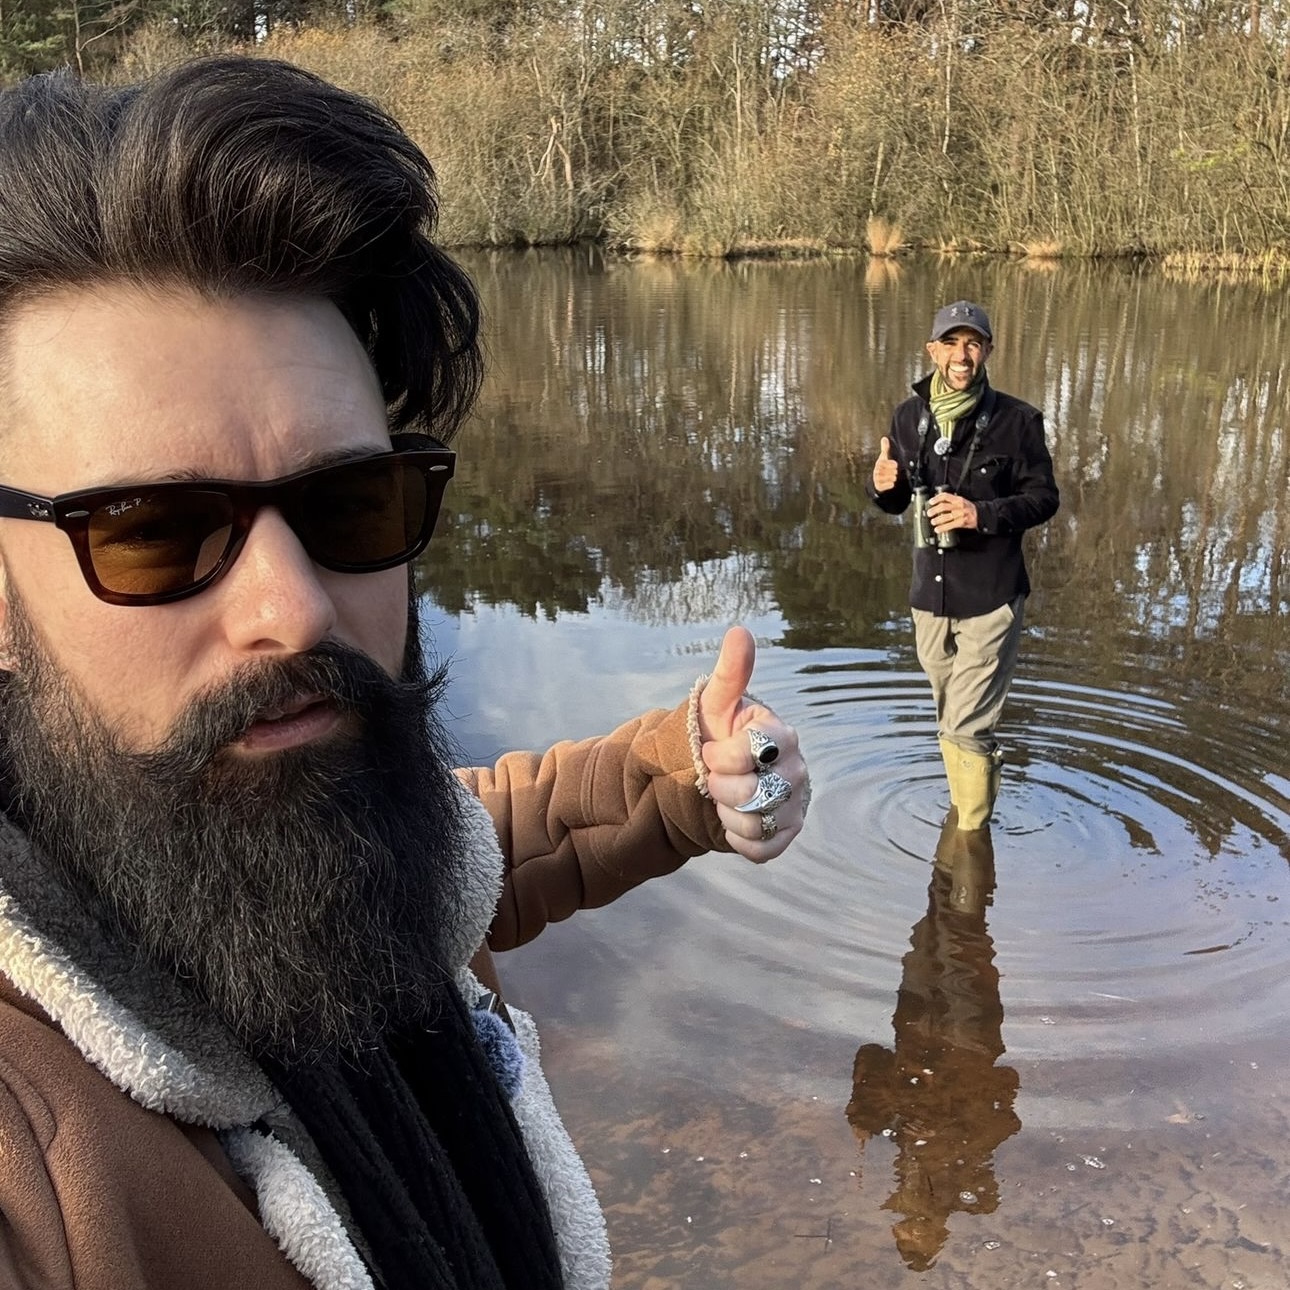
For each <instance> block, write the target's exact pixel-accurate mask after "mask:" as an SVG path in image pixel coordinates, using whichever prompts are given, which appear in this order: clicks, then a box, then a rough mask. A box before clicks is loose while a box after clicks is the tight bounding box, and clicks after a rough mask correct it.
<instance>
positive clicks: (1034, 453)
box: [976, 408, 1059, 535]
mask: <svg viewBox="0 0 1290 1290" xmlns="http://www.w3.org/2000/svg"><path fill="white" fill-rule="evenodd" d="M1058 502H1059V495H1058V492H1057V481H1056V480H1055V479H1054V478H1053V459H1052V457H1051V456H1050V455H1049V452H1048V445H1047V443H1045V442H1044V415H1043V413H1042V412H1040V411H1039V410H1038V409H1037V408H1028V409H1027V410H1026V413H1025V416H1024V420H1023V422H1022V426H1021V433H1020V435H1019V437H1018V447H1017V452H1016V456H1015V457H1014V459H1013V463H1012V489H1011V492H1010V493H1009V494H1008V496H1006V497H996V498H994V499H993V500H990V501H980V502H977V503H976V508H977V528H979V529H980V531H981V532H982V533H986V534H990V535H994V534H999V535H1007V534H1009V533H1020V532H1022V531H1023V530H1024V529H1029V528H1034V527H1035V525H1037V524H1042V523H1044V521H1045V520H1048V519H1051V518H1052V516H1053V515H1055V514H1056V512H1057V506H1058Z"/></svg>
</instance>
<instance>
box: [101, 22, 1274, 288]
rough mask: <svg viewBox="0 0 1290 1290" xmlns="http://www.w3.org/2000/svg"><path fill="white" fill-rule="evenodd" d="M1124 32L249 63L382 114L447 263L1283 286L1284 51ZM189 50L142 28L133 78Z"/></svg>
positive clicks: (1208, 36)
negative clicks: (930, 258)
mask: <svg viewBox="0 0 1290 1290" xmlns="http://www.w3.org/2000/svg"><path fill="white" fill-rule="evenodd" d="M1122 8H1123V10H1124V13H1123V15H1122V16H1121V17H1119V18H1117V17H1116V16H1115V15H1111V16H1109V17H1107V18H1106V19H1105V21H1104V23H1103V25H1102V26H1101V27H1099V28H1097V29H1093V28H1091V27H1089V28H1087V29H1076V28H1073V27H1072V23H1073V22H1075V21H1076V20H1075V19H1072V18H1069V17H1068V18H1066V19H1064V20H1058V18H1056V17H1053V16H1052V15H1051V14H1050V12H1049V11H1048V10H1047V9H1044V10H1043V14H1042V16H1041V17H1034V16H1029V17H1026V16H1022V17H1018V16H1011V17H1010V16H1008V15H1009V14H1014V15H1015V14H1020V15H1027V14H1030V13H1031V8H1030V7H1028V6H1026V5H1019V6H1016V7H1015V8H1014V7H1009V8H1008V9H1005V8H1004V7H1003V6H999V5H979V6H973V5H969V4H957V5H956V4H950V5H948V6H945V5H942V6H939V7H937V8H936V9H935V10H932V9H927V10H926V11H925V12H924V13H923V17H922V18H921V20H919V21H913V20H909V19H905V20H902V21H885V22H878V21H871V20H869V17H865V18H863V19H862V18H860V17H857V13H856V11H854V10H850V9H846V8H842V7H839V8H831V9H829V10H827V11H816V10H813V9H811V10H808V9H806V8H801V7H791V8H790V7H788V6H787V5H780V4H772V3H769V2H768V0H767V2H765V3H761V4H757V5H753V4H751V3H747V4H741V3H736V2H734V0H731V2H729V3H727V4H725V5H722V6H708V8H707V10H706V11H705V13H704V15H703V16H702V17H700V18H695V17H694V16H693V14H691V13H690V11H689V10H688V9H687V10H685V11H684V13H682V11H679V10H677V11H673V10H670V9H665V8H664V7H662V6H651V5H648V4H646V5H642V4H640V3H639V2H638V0H604V3H602V4H601V5H599V6H598V7H580V8H577V9H572V8H567V7H553V6H547V7H544V6H543V5H540V4H539V5H536V6H532V7H527V8H524V9H522V10H521V9H519V8H517V7H515V6H511V7H510V8H508V9H506V10H505V11H504V12H505V15H506V21H505V23H504V24H501V25H499V23H501V14H502V12H503V11H502V10H500V9H498V8H496V7H490V6H489V5H487V4H482V5H480V6H477V7H471V6H461V5H456V6H449V5H447V4H444V3H440V2H439V0H407V2H406V5H405V7H404V8H403V9H401V10H400V11H398V12H397V13H396V14H393V15H391V14H388V13H387V14H385V15H384V16H383V17H382V18H381V20H380V21H367V22H362V21H360V22H358V23H356V24H353V25H348V26H340V25H334V26H330V27H328V26H292V25H288V24H283V25H280V26H278V27H277V28H276V29H275V30H274V31H272V32H271V34H270V35H269V37H268V39H267V40H265V41H263V42H262V43H260V44H259V45H257V46H256V48H257V50H258V52H261V53H264V54H266V55H272V56H277V57H283V58H288V59H291V60H292V61H294V62H298V63H300V64H303V65H304V66H307V67H310V68H313V69H315V70H317V71H319V72H321V73H322V74H323V75H325V76H328V77H330V78H332V79H334V80H336V81H338V82H341V83H342V84H345V85H348V86H351V87H353V88H355V89H357V90H360V91H362V92H363V93H366V94H369V95H371V96H373V97H375V98H377V99H378V100H380V101H381V102H382V103H384V104H385V105H386V106H387V107H389V108H390V109H391V110H392V111H393V112H394V113H395V114H396V115H397V116H398V117H399V118H400V119H401V120H402V121H403V122H404V123H405V124H406V125H407V126H408V127H409V129H410V130H411V131H412V133H413V134H414V135H415V136H416V137H417V139H418V140H419V142H420V143H421V144H422V146H423V147H424V148H425V150H426V152H427V153H428V154H429V155H430V157H431V158H432V160H433V161H434V162H435V164H436V168H437V169H438V172H439V175H440V178H441V182H442V187H443V196H444V202H443V227H442V233H443V235H444V237H445V238H446V240H448V241H449V242H451V243H454V244H473V245H532V244H547V243H552V244H554V243H567V242H572V241H577V240H579V239H583V238H595V239H598V240H601V241H604V242H606V243H607V244H609V245H611V246H613V247H615V248H618V249H622V250H625V251H651V252H667V253H679V254H685V255H703V256H712V255H729V254H784V253H788V254H828V253H853V252H868V253H871V254H875V255H898V254H900V253H901V252H902V250H904V249H934V250H940V251H944V252H947V253H955V252H964V251H987V252H994V253H1006V254H1011V255H1026V256H1029V257H1031V258H1033V259H1034V260H1036V261H1055V260H1057V259H1060V258H1062V257H1068V256H1069V257H1086V256H1130V255H1132V256H1150V257H1155V258H1159V259H1161V260H1162V261H1163V260H1165V259H1166V257H1171V262H1172V263H1174V264H1176V265H1177V266H1178V267H1179V269H1180V271H1181V270H1183V269H1184V268H1185V266H1190V267H1191V269H1192V270H1196V271H1200V270H1202V269H1203V268H1204V266H1209V267H1217V268H1221V269H1224V270H1226V271H1229V272H1230V271H1236V270H1239V269H1240V268H1241V267H1242V266H1246V267H1249V268H1252V269H1254V270H1255V271H1258V272H1262V273H1281V272H1284V270H1285V267H1286V264H1287V257H1286V254H1285V251H1284V249H1283V248H1284V247H1285V246H1287V245H1288V244H1290V154H1288V152H1287V148H1288V147H1290V138H1288V136H1290V63H1288V62H1287V52H1286V48H1285V46H1284V45H1283V43H1282V41H1281V39H1280V38H1279V37H1278V36H1277V34H1276V33H1262V32H1261V33H1260V34H1257V35H1251V34H1250V32H1249V31H1248V30H1245V29H1244V28H1242V27H1241V26H1239V25H1234V24H1233V22H1232V21H1231V20H1230V14H1231V6H1227V8H1226V9H1223V10H1221V13H1222V14H1226V15H1228V20H1226V21H1219V20H1218V19H1217V18H1214V19H1213V20H1211V19H1210V18H1209V17H1208V16H1206V15H1205V13H1204V12H1203V8H1204V7H1203V5H1201V4H1199V3H1197V4H1191V5H1189V6H1188V7H1187V8H1186V9H1185V10H1184V9H1181V8H1180V9H1178V11H1177V12H1174V10H1173V8H1172V7H1171V6H1168V5H1160V6H1158V8H1156V9H1150V7H1149V6H1146V5H1139V6H1136V7H1128V6H1122ZM1034 12H1035V13H1038V12H1039V9H1038V8H1036V9H1035V10H1034ZM790 13H791V14H797V15H798V25H797V26H796V27H795V28H793V29H791V30H790V29H789V28H787V27H785V26H784V22H785V21H786V15H790ZM1116 13H1117V14H1118V13H1119V10H1118V9H1117V11H1116ZM1215 13H1216V14H1218V13H1220V11H1219V10H1218V9H1216V10H1215ZM520 15H522V16H520ZM686 15H689V16H688V17H686ZM803 15H809V21H808V17H807V16H803ZM1144 15H1149V16H1144ZM682 18H684V19H685V21H682V20H681V19H682ZM1202 20H1203V21H1202ZM1263 21H1266V19H1264V20H1263ZM1198 22H1199V23H1201V26H1200V27H1197V26H1196V24H1197V23H1198ZM651 23H652V24H653V26H650V25H649V24H651ZM669 23H670V24H671V25H669ZM777 23H778V25H776V24H777ZM1117 23H1118V24H1119V25H1118V26H1117ZM1193 28H1195V29H1194V30H1193ZM169 30H171V31H173V27H172V28H170V29H169ZM185 49H186V47H185V46H183V45H182V44H180V43H178V42H177V40H176V38H175V37H174V36H173V35H159V34H158V29H157V28H155V27H154V28H151V29H149V28H143V29H140V30H139V31H137V32H135V33H133V34H132V36H131V38H130V39H129V40H128V41H126V42H124V43H123V45H122V47H121V49H120V52H119V54H118V55H117V57H116V60H115V71H116V73H117V74H121V75H134V74H136V73H137V72H139V71H142V70H147V69H149V68H150V67H153V66H156V65H158V64H159V63H161V62H165V61H169V60H171V59H173V58H175V57H176V56H182V54H183V53H184V52H185Z"/></svg>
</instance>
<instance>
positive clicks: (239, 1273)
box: [0, 696, 726, 1290]
mask: <svg viewBox="0 0 1290 1290" xmlns="http://www.w3.org/2000/svg"><path fill="white" fill-rule="evenodd" d="M694 704H695V699H694V697H693V696H692V697H691V700H690V702H689V704H686V705H682V706H681V707H680V708H678V709H677V710H675V711H674V712H671V713H666V712H661V711H660V712H651V713H648V714H646V715H645V716H643V717H640V718H637V719H636V720H634V721H631V722H629V723H627V724H626V725H624V726H622V727H621V728H620V729H618V730H616V731H614V733H613V734H611V735H607V736H605V737H603V738H598V739H588V740H584V741H582V742H579V743H562V744H557V745H556V746H555V747H553V748H552V749H551V750H550V751H548V752H547V753H545V754H542V755H533V754H527V753H513V754H510V755H508V756H506V757H503V758H502V759H501V761H499V762H498V763H497V765H496V766H495V767H493V768H491V769H474V770H470V771H463V772H460V778H461V779H462V781H463V783H464V784H465V786H466V787H467V788H468V789H469V790H470V791H471V792H472V793H473V794H474V795H475V796H476V797H477V798H478V799H479V801H480V802H481V803H482V804H483V806H484V807H485V808H486V810H487V813H488V816H490V817H491V820H492V825H493V829H495V832H496V840H497V841H498V842H500V849H501V856H500V857H496V851H497V847H496V846H495V845H494V840H493V839H492V838H491V837H488V838H483V837H482V836H481V839H480V846H479V848H478V850H479V851H480V853H481V854H482V855H484V856H485V858H484V859H483V860H481V864H480V868H481V872H482V875H483V876H482V878H481V881H480V886H479V890H478V891H477V892H471V893H467V894H466V897H465V898H464V899H463V905H465V906H468V907H469V908H470V909H471V910H472V911H473V912H472V913H471V914H470V916H469V917H467V918H465V919H464V925H463V926H462V928H461V929H460V936H459V943H460V951H461V954H460V959H461V964H462V970H461V972H460V973H459V976H458V981H459V984H460V985H461V986H462V988H463V990H468V989H471V988H477V984H478V983H477V982H476V977H475V976H472V975H471V974H470V972H469V971H468V970H467V969H466V967H465V966H464V965H465V964H466V962H467V960H471V966H472V967H474V968H475V969H476V976H478V978H479V980H482V981H483V982H484V984H486V985H490V986H493V987H495V984H496V978H495V977H494V976H493V974H492V969H491V964H490V963H489V962H488V957H487V949H486V948H484V946H483V942H484V939H485V933H486V935H487V942H488V944H489V945H491V946H492V948H494V949H508V948H510V947H512V946H515V945H519V944H522V943H523V942H525V941H527V940H530V939H532V938H533V937H534V936H536V935H537V934H538V933H539V932H540V931H541V930H542V928H543V927H544V926H545V925H546V924H547V923H548V922H552V921H555V920H557V919H561V918H565V917H567V916H568V915H569V914H571V913H573V912H574V911H575V910H577V909H581V908H587V907H591V906H595V905H603V904H605V903H607V902H609V901H612V900H613V899H615V898H616V897H617V896H619V895H621V894H622V893H623V892H625V891H627V890H629V889H630V888H632V887H634V886H636V885H637V884H638V883H640V882H642V881H644V880H645V879H647V878H651V877H654V876H656V875H659V874H664V873H668V872H671V871H672V870H674V869H676V868H678V867H680V866H681V865H682V864H684V863H685V861H686V860H687V859H688V858H690V857H691V856H694V855H698V854H699V853H701V852H703V851H707V850H711V849H726V843H725V841H724V835H723V832H722V829H721V825H720V823H719V821H718V819H717V815H716V812H715V809H714V808H713V806H712V803H711V802H710V801H709V800H707V798H706V796H704V795H703V794H701V792H700V791H699V790H698V783H699V782H700V781H701V773H702V772H701V767H700V766H699V765H698V763H697V747H698V741H697V734H696V733H695V718H694ZM475 809H478V808H475ZM481 820H482V826H481V827H482V830H483V831H484V832H488V821H487V819H485V818H484V817H483V813H482V812H481ZM490 849H491V851H492V853H493V855H494V857H495V860H494V861H490V860H488V859H487V853H488V852H489V850H490ZM25 857H29V852H28V851H27V850H26V843H25V839H24V838H22V836H21V835H20V834H18V833H17V831H16V830H14V829H13V827H12V825H9V824H8V823H7V822H4V821H0V861H2V862H3V863H2V866H0V873H3V874H4V878H5V882H4V886H3V887H0V1290H11V1288H12V1290H180V1288H182V1290H247V1288H248V1287H254V1290H302V1287H306V1286H315V1287H319V1288H323V1290H359V1288H360V1287H370V1285H371V1282H370V1279H369V1278H368V1274H367V1271H366V1268H365V1267H364V1265H363V1262H362V1260H361V1257H360V1256H359V1254H358V1250H359V1249H361V1236H360V1235H359V1234H357V1233H355V1232H353V1231H352V1230H351V1229H350V1227H349V1226H348V1225H347V1222H346V1215H345V1212H344V1206H343V1202H340V1201H339V1200H338V1198H337V1197H336V1195H335V1192H334V1188H333V1187H332V1185H331V1184H330V1180H329V1179H328V1178H327V1176H326V1173H325V1171H324V1170H322V1169H321V1167H320V1165H319V1163H318V1161H317V1159H316V1157H315V1154H314V1149H313V1147H312V1144H311V1143H310V1142H309V1141H308V1139H307V1137H306V1136H305V1135H303V1133H302V1132H301V1131H300V1130H299V1126H298V1125H296V1124H295V1123H294V1117H293V1116H291V1114H290V1111H289V1108H285V1107H283V1106H282V1105H281V1103H280V1101H279V1099H278V1098H277V1095H276V1091H275V1090H273V1089H272V1087H271V1086H269V1085H268V1084H267V1081H265V1080H264V1077H263V1075H262V1074H261V1073H260V1072H259V1069H258V1067H255V1066H254V1064H253V1063H251V1062H250V1061H249V1059H247V1058H246V1057H245V1054H243V1053H242V1052H241V1050H240V1049H239V1048H238V1047H237V1046H236V1044H235V1043H234V1042H233V1040H232V1038H231V1036H229V1035H228V1033H227V1032H226V1031H224V1030H223V1028H222V1027H220V1026H219V1025H218V1023H216V1022H215V1021H214V1019H213V1018H212V1017H210V1016H209V1014H206V1015H197V1014H196V1012H195V1010H194V1008H193V1004H192V1001H191V998H190V997H188V996H184V997H180V996H179V994H178V993H177V992H176V987H175V986H174V984H173V982H168V981H164V980H159V979H158V975H157V974H156V973H155V972H154V971H153V969H151V968H149V967H147V966H146V965H141V964H139V963H137V962H135V961H134V960H133V959H132V958H131V957H130V956H129V955H128V954H122V953H121V951H120V950H119V949H118V948H116V947H112V946H105V945H103V944H102V943H95V942H94V940H93V935H94V933H93V932H92V931H90V930H87V926H86V924H85V923H84V920H83V915H81V914H76V913H68V912H67V911H66V910H55V911H54V912H53V913H46V912H43V911H42V913H41V914H40V916H39V917H36V918H32V917H29V915H30V914H31V913H32V912H33V911H32V909H31V906H32V905H33V904H34V903H38V902H39V899H40V897H39V891H38V888H35V887H33V882H34V881H37V880H33V879H31V878H30V872H31V870H30V861H29V859H28V858H25ZM490 865H491V866H492V867H491V868H490ZM15 874H17V875H18V876H17V877H13V875H15ZM24 875H25V876H24ZM499 890H500V899H499V898H498V892H499ZM490 902H491V903H490ZM472 918H473V919H474V921H473V922H472V921H471V919H472ZM77 919H80V920H81V921H80V922H78V921H77ZM472 956H473V957H472ZM512 1011H513V1015H515V1017H516V1018H517V1034H518V1036H519V1038H520V1041H521V1045H522V1046H525V1047H526V1048H527V1052H528V1056H529V1064H528V1067H527V1073H526V1075H525V1081H524V1087H523V1089H522V1091H521V1094H520V1095H519V1096H517V1099H516V1101H515V1103H514V1109H515V1112H516V1118H517V1120H518V1122H519V1123H520V1127H521V1131H522V1132H523V1134H524V1137H525V1141H526V1144H527V1145H528V1148H529V1152H530V1156H531V1157H532V1158H533V1160H534V1166H535V1169H536V1171H537V1174H538V1177H539V1180H540V1181H541V1182H542V1184H543V1187H544V1190H545V1191H546V1193H547V1199H548V1205H549V1207H550V1208H551V1210H552V1220H553V1224H554V1225H555V1228H556V1236H557V1244H558V1246H559V1249H560V1254H561V1260H562V1264H563V1266H564V1269H565V1280H566V1286H567V1290H604V1287H606V1286H607V1285H608V1280H609V1262H608V1249H607V1246H606V1245H605V1243H604V1232H603V1217H602V1216H601V1214H600V1212H599V1207H598V1205H597V1203H596V1201H595V1197H594V1192H592V1190H591V1186H590V1181H589V1180H588V1179H587V1178H586V1174H585V1170H583V1168H582V1166H581V1162H580V1161H579V1160H578V1159H577V1156H576V1153H575V1152H574V1149H573V1146H572V1143H570V1142H569V1140H568V1137H567V1134H566V1133H565V1132H564V1129H563V1126H562V1124H561V1123H560V1121H559V1118H558V1114H557V1113H556V1111H555V1108H554V1106H553V1104H552V1103H551V1102H550V1095H549V1090H547V1088H546V1084H545V1079H544V1078H543V1077H542V1075H541V1070H540V1067H539V1065H538V1061H537V1046H536V1037H535V1033H534V1032H533V1029H532V1020H531V1018H528V1017H527V1016H525V1014H523V1013H521V1012H519V1011H518V1010H512ZM266 1126H267V1127H266Z"/></svg>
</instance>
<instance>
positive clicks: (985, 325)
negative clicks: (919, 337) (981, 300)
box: [931, 300, 994, 340]
mask: <svg viewBox="0 0 1290 1290" xmlns="http://www.w3.org/2000/svg"><path fill="white" fill-rule="evenodd" d="M959 327H971V328H972V330H973V331H979V332H980V333H981V335H982V336H984V337H985V338H986V340H993V339H994V333H993V332H992V331H991V330H990V318H989V315H988V314H987V313H986V312H985V310H984V309H982V308H981V306H980V305H977V304H973V303H972V301H970V300H956V301H955V302H954V303H953V304H952V305H942V306H941V307H940V308H939V309H938V310H937V311H936V317H935V318H933V319H932V335H931V339H932V340H940V338H941V337H942V336H944V335H945V334H946V333H947V332H951V331H954V330H956V329H957V328H959Z"/></svg>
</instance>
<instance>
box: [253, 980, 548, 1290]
mask: <svg viewBox="0 0 1290 1290" xmlns="http://www.w3.org/2000/svg"><path fill="white" fill-rule="evenodd" d="M261 1064H262V1065H263V1067H264V1069H265V1071H266V1072H267V1073H268V1075H269V1076H270V1077H271V1078H272V1079H273V1081H274V1083H275V1084H276V1085H277V1086H278V1089H279V1090H280V1091H281V1093H282V1095H283V1096H284V1097H285V1098H286V1100H287V1101H288V1103H289V1104H290V1105H291V1109H292V1110H293V1111H294V1112H295V1114H296V1116H297V1117H298V1118H299V1119H300V1121H301V1122H302V1123H303V1125H304V1127H305V1128H306V1130H308V1132H309V1134H310V1136H311V1137H312V1138H313V1140H314V1143H315V1145H316V1146H317V1148H318V1150H319V1152H320V1153H321V1155H322V1157H323V1160H324V1161H325V1163H326V1165H327V1167H328V1169H329V1170H330V1171H331V1174H332V1176H333V1178H334V1179H335V1180H336V1184H337V1186H339V1188H340V1190H341V1192H342V1193H343V1195H344V1197H345V1200H346V1202H347V1203H348V1205H349V1207H350V1211H351V1213H352V1214H353V1217H354V1221H355V1223H356V1224H357V1225H358V1228H359V1230H360V1232H361V1234H362V1236H363V1238H364V1240H365V1242H366V1245H367V1249H368V1251H370V1259H371V1261H372V1262H374V1263H375V1267H373V1268H372V1271H373V1273H374V1276H375V1279H376V1280H377V1282H378V1284H380V1285H383V1286H384V1287H385V1288H386V1290H441V1288H442V1290H559V1287H561V1286H562V1285H563V1278H562V1276H561V1272H560V1264H559V1258H558V1256H557V1253H556V1247H555V1237H554V1234H553V1233H552V1229H551V1219H550V1215H549V1214H548V1212H547V1208H546V1201H545V1199H544V1197H543V1195H542V1190H541V1188H540V1186H539V1185H538V1181H537V1178H536V1177H535V1175H534V1173H533V1166H532V1163H531V1162H530V1160H529V1157H528V1153H527V1151H526V1150H525V1147H524V1143H523V1140H522V1139H521V1137H520V1131H519V1126H518V1125H517V1124H516V1122H515V1117H514V1114H513V1112H512V1111H511V1107H510V1103H509V1102H508V1101H507V1099H506V1096H505V1094H504V1093H503V1092H502V1089H501V1086H500V1085H499V1084H498V1081H497V1077H496V1075H495V1074H494V1073H493V1070H492V1067H491V1066H490V1065H489V1063H488V1060H487V1058H486V1057H485V1055H484V1052H483V1050H482V1049H481V1047H480V1045H479V1042H478V1040H477V1038H476V1035H475V1029H474V1026H473V1024H472V1022H471V1019H470V1015H469V1013H468V1012H467V1009H466V1005H465V1003H464V1002H463V1001H462V998H461V996H460V995H459V994H458V992H457V990H456V989H455V988H453V987H451V986H449V987H446V988H445V989H444V991H443V1006H442V1008H441V1010H440V1012H439V1015H438V1016H436V1017H435V1018H433V1020H432V1021H431V1022H430V1023H429V1024H428V1025H426V1026H411V1025H405V1026H403V1027H401V1028H399V1029H398V1030H397V1031H396V1032H394V1033H392V1034H391V1035H388V1036H387V1037H386V1040H385V1042H383V1043H382V1045H381V1046H380V1047H379V1048H378V1049H376V1050H375V1051H372V1052H369V1053H364V1054H363V1055H362V1057H361V1058H359V1059H344V1058H342V1059H337V1060H332V1061H327V1062H314V1063H310V1064H309V1065H306V1066H297V1067H287V1066H284V1065H283V1064H282V1063H281V1062H278V1061H276V1060H272V1059H262V1061H261Z"/></svg>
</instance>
